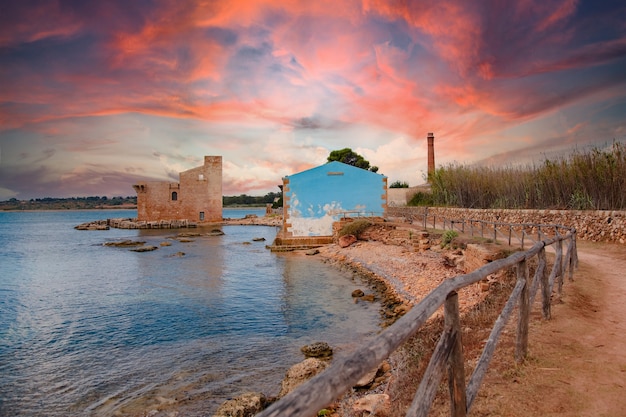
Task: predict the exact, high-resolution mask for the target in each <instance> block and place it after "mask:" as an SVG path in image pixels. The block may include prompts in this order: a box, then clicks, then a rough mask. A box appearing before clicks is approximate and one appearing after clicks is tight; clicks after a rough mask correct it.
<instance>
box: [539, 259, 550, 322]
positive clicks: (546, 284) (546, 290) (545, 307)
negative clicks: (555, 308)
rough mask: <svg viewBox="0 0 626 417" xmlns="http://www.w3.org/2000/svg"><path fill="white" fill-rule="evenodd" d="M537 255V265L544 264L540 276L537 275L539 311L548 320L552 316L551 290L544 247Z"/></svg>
mask: <svg viewBox="0 0 626 417" xmlns="http://www.w3.org/2000/svg"><path fill="white" fill-rule="evenodd" d="M537 257H538V258H539V266H541V265H544V271H543V273H542V274H541V276H540V277H539V279H540V280H541V311H542V313H543V318H544V319H546V320H550V318H552V313H551V311H550V308H551V304H550V293H551V292H552V291H551V289H550V280H549V276H548V274H547V273H546V272H547V271H546V268H545V265H546V248H545V247H543V248H541V250H540V251H539V254H537Z"/></svg>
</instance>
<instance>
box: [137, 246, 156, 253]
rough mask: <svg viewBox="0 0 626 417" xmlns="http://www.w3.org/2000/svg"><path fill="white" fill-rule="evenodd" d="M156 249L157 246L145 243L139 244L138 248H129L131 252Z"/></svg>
mask: <svg viewBox="0 0 626 417" xmlns="http://www.w3.org/2000/svg"><path fill="white" fill-rule="evenodd" d="M157 249H158V247H157V246H152V245H146V246H139V247H138V248H134V249H131V251H133V252H151V251H153V250H157Z"/></svg>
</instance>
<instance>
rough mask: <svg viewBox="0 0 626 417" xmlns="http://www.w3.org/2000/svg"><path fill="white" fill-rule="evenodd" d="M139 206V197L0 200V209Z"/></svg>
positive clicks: (70, 208) (77, 208)
mask: <svg viewBox="0 0 626 417" xmlns="http://www.w3.org/2000/svg"><path fill="white" fill-rule="evenodd" d="M135 207H137V197H111V198H108V197H98V196H94V197H71V198H52V197H46V198H31V199H30V200H18V199H16V198H11V199H10V200H7V201H0V210H5V211H8V210H88V209H107V208H111V209H125V208H135Z"/></svg>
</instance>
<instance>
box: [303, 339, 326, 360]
mask: <svg viewBox="0 0 626 417" xmlns="http://www.w3.org/2000/svg"><path fill="white" fill-rule="evenodd" d="M300 352H302V353H303V354H304V356H305V357H306V358H329V357H331V356H332V355H333V349H332V348H331V347H330V346H329V345H328V343H326V342H315V343H311V344H310V345H306V346H302V347H301V348H300Z"/></svg>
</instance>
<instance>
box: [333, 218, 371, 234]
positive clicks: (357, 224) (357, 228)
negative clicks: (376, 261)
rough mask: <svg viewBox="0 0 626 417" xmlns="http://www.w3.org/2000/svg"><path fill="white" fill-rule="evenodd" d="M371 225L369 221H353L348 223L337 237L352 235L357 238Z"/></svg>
mask: <svg viewBox="0 0 626 417" xmlns="http://www.w3.org/2000/svg"><path fill="white" fill-rule="evenodd" d="M371 225H372V222H370V221H369V220H355V221H352V222H348V223H346V224H345V225H344V226H343V227H342V228H341V230H340V231H339V236H345V235H354V236H356V237H357V238H358V237H359V235H360V234H361V233H363V231H364V230H365V229H367V228H368V227H370V226H371Z"/></svg>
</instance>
